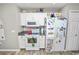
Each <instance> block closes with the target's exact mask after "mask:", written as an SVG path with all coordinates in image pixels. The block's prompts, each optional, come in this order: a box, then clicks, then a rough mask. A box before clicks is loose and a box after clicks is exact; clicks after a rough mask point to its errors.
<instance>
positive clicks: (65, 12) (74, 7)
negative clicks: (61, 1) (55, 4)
mask: <svg viewBox="0 0 79 59" xmlns="http://www.w3.org/2000/svg"><path fill="white" fill-rule="evenodd" d="M69 10H79V4H77V3H73V4H67V5H66V6H65V7H64V8H62V10H61V13H62V16H64V17H66V18H68V14H69Z"/></svg>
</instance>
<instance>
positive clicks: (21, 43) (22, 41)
mask: <svg viewBox="0 0 79 59" xmlns="http://www.w3.org/2000/svg"><path fill="white" fill-rule="evenodd" d="M18 39H19V48H25V47H26V44H25V43H26V40H25V39H24V38H23V37H22V36H18Z"/></svg>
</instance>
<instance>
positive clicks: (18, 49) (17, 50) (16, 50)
mask: <svg viewBox="0 0 79 59" xmlns="http://www.w3.org/2000/svg"><path fill="white" fill-rule="evenodd" d="M0 51H20V49H0Z"/></svg>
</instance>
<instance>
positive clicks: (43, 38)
mask: <svg viewBox="0 0 79 59" xmlns="http://www.w3.org/2000/svg"><path fill="white" fill-rule="evenodd" d="M39 40H40V48H45V36H40V39H39Z"/></svg>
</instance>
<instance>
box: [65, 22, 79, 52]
mask: <svg viewBox="0 0 79 59" xmlns="http://www.w3.org/2000/svg"><path fill="white" fill-rule="evenodd" d="M66 50H73V51H74V50H79V22H69V23H68V32H67V41H66Z"/></svg>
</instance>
